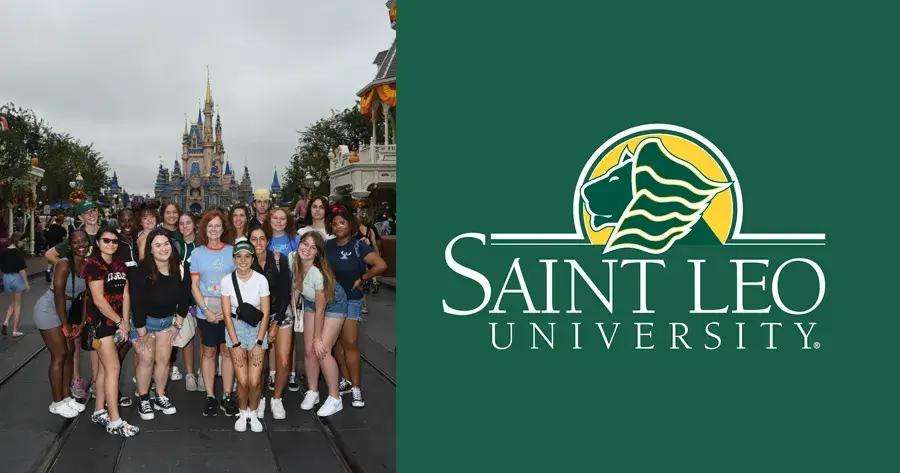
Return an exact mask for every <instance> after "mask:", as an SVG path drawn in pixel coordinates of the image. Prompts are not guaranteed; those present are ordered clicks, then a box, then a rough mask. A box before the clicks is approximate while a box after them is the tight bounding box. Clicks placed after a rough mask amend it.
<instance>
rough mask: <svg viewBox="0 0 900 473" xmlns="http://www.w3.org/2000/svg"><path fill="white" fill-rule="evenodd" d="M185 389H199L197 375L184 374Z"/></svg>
mask: <svg viewBox="0 0 900 473" xmlns="http://www.w3.org/2000/svg"><path fill="white" fill-rule="evenodd" d="M184 390H185V391H188V392H192V391H196V390H197V376H196V375H194V374H186V375H184Z"/></svg>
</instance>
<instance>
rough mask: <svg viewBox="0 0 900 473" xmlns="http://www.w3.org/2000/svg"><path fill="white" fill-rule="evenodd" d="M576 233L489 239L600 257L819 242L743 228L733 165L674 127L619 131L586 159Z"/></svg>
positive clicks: (577, 191) (798, 235)
mask: <svg viewBox="0 0 900 473" xmlns="http://www.w3.org/2000/svg"><path fill="white" fill-rule="evenodd" d="M573 217H574V224H575V232H574V233H570V234H503V233H495V234H492V235H491V241H492V244H498V243H499V244H502V243H500V242H502V241H517V242H519V244H523V243H524V244H527V243H526V242H528V241H540V240H543V241H553V242H557V243H560V244H565V243H564V242H567V241H568V242H570V244H572V243H571V242H572V241H580V242H582V243H586V244H593V245H601V246H604V253H609V252H613V251H616V250H619V249H625V248H630V249H634V250H639V251H642V252H645V253H649V254H662V253H665V252H666V251H668V250H669V249H670V248H672V246H674V245H740V244H759V243H763V242H769V243H768V244H773V243H785V244H824V241H825V235H824V234H818V233H811V234H801V233H777V234H772V233H768V234H759V233H757V234H748V233H743V232H742V231H741V221H742V219H743V200H742V193H741V186H740V182H739V181H738V178H737V175H736V174H735V171H734V168H733V167H732V166H731V163H729V161H728V160H727V159H726V158H725V155H724V154H723V153H722V152H721V151H720V150H719V149H718V148H717V147H716V146H715V145H714V144H713V143H712V142H711V141H709V140H708V139H706V138H704V137H703V136H701V135H700V134H698V133H696V132H694V131H691V130H688V129H687V128H682V127H679V126H676V125H667V124H651V125H641V126H637V127H634V128H630V129H628V130H625V131H623V132H621V133H619V134H617V135H616V136H614V137H612V138H610V139H609V140H608V141H606V142H605V143H604V144H603V145H602V146H600V148H599V149H597V151H596V152H594V154H593V155H592V156H591V157H590V159H589V160H588V161H587V163H586V164H585V166H584V169H583V170H582V172H581V175H580V176H579V179H578V182H577V184H576V187H575V195H574V200H573Z"/></svg>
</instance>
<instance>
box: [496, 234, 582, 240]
mask: <svg viewBox="0 0 900 473" xmlns="http://www.w3.org/2000/svg"><path fill="white" fill-rule="evenodd" d="M582 239H584V237H583V236H581V235H579V234H577V233H491V240H582Z"/></svg>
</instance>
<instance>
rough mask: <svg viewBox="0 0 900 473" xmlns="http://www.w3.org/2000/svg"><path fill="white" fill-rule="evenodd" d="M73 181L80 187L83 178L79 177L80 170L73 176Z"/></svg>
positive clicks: (82, 183)
mask: <svg viewBox="0 0 900 473" xmlns="http://www.w3.org/2000/svg"><path fill="white" fill-rule="evenodd" d="M75 183H76V185H78V187H79V188H80V187H81V186H82V185H84V178H83V177H81V172H80V171H79V172H78V175H77V176H75Z"/></svg>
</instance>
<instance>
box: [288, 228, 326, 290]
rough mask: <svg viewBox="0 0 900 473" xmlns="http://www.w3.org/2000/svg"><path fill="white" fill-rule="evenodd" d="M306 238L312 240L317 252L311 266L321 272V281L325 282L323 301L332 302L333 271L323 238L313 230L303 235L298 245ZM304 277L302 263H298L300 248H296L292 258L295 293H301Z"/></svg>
mask: <svg viewBox="0 0 900 473" xmlns="http://www.w3.org/2000/svg"><path fill="white" fill-rule="evenodd" d="M307 238H312V240H313V244H315V245H316V250H317V251H318V253H317V254H316V257H315V259H313V266H315V267H316V268H318V269H319V271H321V273H322V279H323V280H324V281H325V284H324V285H325V300H326V301H328V302H333V301H334V286H335V281H334V271H332V269H331V264H330V263H329V262H328V253H327V252H326V251H325V238H324V237H323V236H322V235H320V234H319V232H317V231H315V230H313V231H311V232H307V233H306V234H305V235H303V238H301V239H300V243H303V241H304V240H306V239H307ZM305 276H306V274H304V272H303V263H301V262H300V248H299V247H298V248H297V254H296V256H295V257H294V289H295V290H296V291H297V292H303V279H304V277H305Z"/></svg>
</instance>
